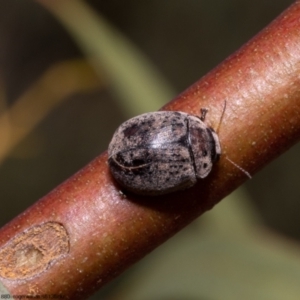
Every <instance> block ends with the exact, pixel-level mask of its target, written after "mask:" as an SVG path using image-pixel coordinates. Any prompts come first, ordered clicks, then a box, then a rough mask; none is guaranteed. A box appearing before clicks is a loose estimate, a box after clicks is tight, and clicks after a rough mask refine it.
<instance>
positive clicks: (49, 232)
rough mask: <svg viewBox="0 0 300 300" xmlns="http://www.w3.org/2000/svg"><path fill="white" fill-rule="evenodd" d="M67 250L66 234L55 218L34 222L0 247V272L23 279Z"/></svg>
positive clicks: (42, 269) (67, 238) (55, 259)
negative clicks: (41, 222) (48, 220)
mask: <svg viewBox="0 0 300 300" xmlns="http://www.w3.org/2000/svg"><path fill="white" fill-rule="evenodd" d="M68 252H69V237H68V233H67V231H66V229H65V228H64V226H63V225H62V224H60V223H57V222H47V223H43V224H39V225H35V226H33V227H30V228H28V229H26V230H25V231H23V232H22V233H20V234H18V235H17V236H15V237H14V238H13V239H11V240H10V241H8V242H7V243H6V244H5V245H4V246H3V247H1V248H0V276H1V277H3V278H7V279H11V280H17V279H19V280H20V279H26V278H29V277H32V276H35V275H37V274H39V273H41V272H43V271H45V270H46V269H47V268H48V267H49V266H50V264H52V265H53V263H54V262H55V261H57V260H58V259H59V258H61V257H62V256H63V255H65V254H66V253H68Z"/></svg>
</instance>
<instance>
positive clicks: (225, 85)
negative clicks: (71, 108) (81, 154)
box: [0, 1, 300, 299]
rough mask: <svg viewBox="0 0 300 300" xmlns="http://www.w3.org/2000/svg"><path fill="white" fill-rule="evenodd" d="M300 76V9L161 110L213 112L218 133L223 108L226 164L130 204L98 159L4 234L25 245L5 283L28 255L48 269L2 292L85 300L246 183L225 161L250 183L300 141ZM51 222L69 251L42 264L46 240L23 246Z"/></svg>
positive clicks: (0, 264) (16, 276)
mask: <svg viewBox="0 0 300 300" xmlns="http://www.w3.org/2000/svg"><path fill="white" fill-rule="evenodd" d="M299 74H300V2H298V1H297V2H295V4H294V5H293V6H291V7H290V8H289V9H288V10H287V11H285V12H284V13H283V14H282V15H281V16H280V17H279V18H278V19H277V20H275V21H274V22H273V23H272V24H271V25H270V26H268V27H267V28H266V29H265V30H264V31H262V32H261V33H260V34H259V35H257V36H256V37H255V38H254V39H253V40H251V41H250V42H249V43H248V44H246V45H245V46H244V47H243V48H242V49H241V50H239V51H238V52H237V53H236V54H234V55H233V56H231V57H230V58H229V59H227V60H226V61H225V62H223V63H222V64H221V65H220V66H218V67H217V68H216V69H214V70H213V71H212V72H211V73H209V74H208V75H207V76H205V77H204V78H202V79H201V80H200V81H198V82H197V83H196V84H194V85H193V86H192V87H191V88H189V89H188V90H186V91H185V92H183V93H182V94H181V95H180V96H179V97H177V98H176V99H174V100H173V101H172V102H171V103H169V104H168V105H166V106H165V107H164V109H167V110H181V111H185V112H189V113H192V114H199V110H200V108H201V107H207V108H209V113H208V115H207V120H208V122H209V123H210V124H211V125H212V126H213V127H216V126H217V125H218V122H219V120H220V116H221V112H222V107H223V104H224V100H225V99H226V100H227V109H226V112H225V115H224V118H223V121H222V124H221V127H220V132H219V135H220V141H221V145H222V149H223V156H222V157H221V160H220V161H219V162H218V163H217V165H216V166H215V168H214V170H213V172H212V173H211V174H210V175H209V176H208V177H207V178H206V179H205V180H203V181H201V182H199V183H198V184H197V185H196V186H195V187H193V188H191V189H189V190H186V191H183V192H178V193H174V194H170V195H168V196H163V197H157V198H151V197H148V198H147V197H139V196H133V195H130V194H128V195H127V196H126V197H125V196H124V195H122V193H120V190H119V187H118V186H117V185H116V184H115V183H114V181H113V180H112V178H111V176H110V174H109V171H108V167H107V163H106V161H107V155H106V153H104V154H102V155H101V156H99V157H98V158H96V159H95V160H94V161H93V162H91V163H90V164H89V165H87V166H86V167H85V168H84V169H82V170H81V171H80V172H78V173H77V174H75V175H74V176H73V177H72V178H70V179H69V180H68V181H66V182H65V183H63V184H62V185H60V186H59V187H58V188H56V189H55V190H54V191H52V192H51V193H50V194H48V195H47V196H45V197H44V198H43V199H41V200H40V201H38V202H37V203H36V204H34V205H33V206H32V207H30V208H29V209H28V210H26V211H25V212H24V213H23V214H21V215H20V216H18V217H17V218H15V219H14V220H13V221H11V222H10V223H9V224H7V225H6V226H5V227H4V228H2V229H1V231H0V245H1V246H2V247H4V248H5V247H7V245H9V244H6V243H16V241H17V240H18V239H19V240H18V241H20V243H22V244H20V245H18V249H21V251H16V252H14V253H10V254H11V255H10V256H9V257H10V261H7V260H6V261H4V260H3V249H4V248H2V252H1V249H0V256H1V255H2V257H0V275H1V276H2V277H5V276H6V275H5V274H8V273H5V272H3V270H4V269H6V272H8V271H9V270H7V268H11V269H12V268H21V266H22V259H24V255H25V256H26V255H27V256H26V259H27V260H30V261H31V263H30V264H28V265H29V266H31V267H32V265H34V264H44V265H43V266H41V265H40V266H39V268H36V269H34V268H31V269H30V270H29V269H26V268H25V269H23V271H22V274H21V275H20V273H19V272H16V270H14V272H10V273H9V274H11V275H10V277H9V278H3V280H2V281H3V283H4V285H5V286H6V287H7V289H8V290H9V291H10V292H11V293H12V294H62V295H64V296H65V297H67V298H70V299H83V298H84V297H86V296H87V293H91V292H92V291H93V290H94V289H97V288H99V287H100V286H101V285H103V284H105V283H106V282H108V281H109V280H111V279H112V278H114V277H115V276H117V275H118V274H120V273H121V272H122V271H123V270H124V269H125V268H127V267H128V266H130V265H131V264H132V263H134V262H136V261H137V260H138V259H140V258H141V257H143V256H144V255H146V254H147V253H148V252H149V251H151V250H152V249H154V248H155V247H157V246H158V245H160V244H161V243H162V242H164V241H165V240H166V239H168V238H169V237H170V236H172V235H173V234H175V233H176V232H177V231H178V230H180V229H181V228H183V227H184V226H185V225H187V224H188V223H189V222H191V221H192V220H193V219H195V218H196V217H198V216H200V215H201V214H202V213H204V212H205V211H207V210H209V209H211V208H212V207H213V206H214V205H215V204H216V203H217V202H219V201H220V200H221V199H222V198H223V197H225V196H226V195H227V194H228V193H230V192H231V191H233V190H234V189H235V188H237V187H238V186H239V185H240V184H241V183H242V182H244V181H245V180H246V179H247V177H246V176H245V174H243V173H242V172H241V171H240V170H239V169H237V168H235V167H234V166H233V165H232V164H230V163H229V162H228V161H227V160H226V159H225V156H228V157H230V158H231V159H232V160H234V161H235V162H237V163H238V164H239V165H241V166H242V167H243V168H245V169H246V170H247V171H249V172H250V173H251V174H252V175H253V174H255V172H257V171H258V170H259V169H260V168H262V167H263V166H265V165H266V164H267V163H269V162H270V161H271V160H272V159H274V158H275V157H276V156H278V155H280V154H281V153H283V152H284V151H285V150H287V149H288V148H290V147H291V146H292V145H293V144H294V143H296V142H297V141H298V139H299V137H300V75H299ZM48 222H51V223H49V224H55V226H56V227H57V228H61V227H60V226H62V227H63V228H64V229H65V230H66V232H67V239H68V242H69V250H68V253H64V252H62V253H61V254H60V255H58V256H55V257H52V258H50V257H47V260H43V251H42V250H41V249H40V248H39V247H42V245H43V243H42V241H41V243H39V238H42V237H43V235H39V234H40V232H39V231H37V233H36V237H35V243H31V244H30V241H27V240H26V238H24V237H25V236H26V233H28V232H29V230H30V232H35V231H34V230H35V228H41V226H45V225H42V224H48ZM62 231H64V230H62ZM20 236H22V237H23V238H21V239H20ZM31 238H33V237H31ZM49 238H50V239H54V240H53V241H52V243H49V244H47V245H48V246H47V247H50V248H51V247H52V246H51V245H60V244H63V241H66V236H64V235H60V234H55V232H54V233H53V234H52V235H49ZM43 241H44V240H43ZM30 249H31V250H30ZM51 249H52V248H51ZM64 249H65V248H64ZM11 251H13V249H11ZM45 253H46V252H45ZM51 253H52V252H51V251H48V252H47V255H51ZM37 254H38V255H37ZM35 270H36V271H35ZM30 272H31V273H30ZM24 276H25V277H26V278H25V279H24Z"/></svg>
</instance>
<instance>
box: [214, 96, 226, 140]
mask: <svg viewBox="0 0 300 300" xmlns="http://www.w3.org/2000/svg"><path fill="white" fill-rule="evenodd" d="M226 105H227V101H226V99H225V100H224V106H223V110H222V115H221V118H220V121H219V124H218V127H217V128H216V130H215V132H216V133H217V134H219V130H220V127H221V123H222V121H223V117H224V114H225V110H226Z"/></svg>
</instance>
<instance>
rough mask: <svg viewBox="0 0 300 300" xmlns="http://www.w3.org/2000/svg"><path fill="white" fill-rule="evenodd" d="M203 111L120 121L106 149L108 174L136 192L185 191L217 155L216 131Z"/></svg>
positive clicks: (203, 174)
mask: <svg viewBox="0 0 300 300" xmlns="http://www.w3.org/2000/svg"><path fill="white" fill-rule="evenodd" d="M206 113H207V110H206V109H201V116H200V117H196V116H193V115H190V114H187V113H184V112H178V111H158V112H153V113H146V114H142V115H139V116H137V117H134V118H132V119H130V120H128V121H126V122H124V123H123V124H121V125H120V127H119V128H118V129H117V130H116V132H115V134H114V136H113V138H112V140H111V142H110V144H109V147H108V155H109V158H108V163H109V167H110V170H111V173H112V175H113V177H114V178H115V179H116V181H117V182H118V183H119V184H120V185H121V186H122V187H124V189H126V190H129V191H132V192H134V193H137V194H141V195H161V194H166V193H170V192H173V191H176V190H182V189H186V188H189V187H191V186H193V185H194V184H195V183H196V182H197V180H198V179H200V178H205V177H206V176H207V175H208V174H209V173H210V171H211V169H212V166H213V164H214V163H215V162H216V161H217V160H218V159H219V157H220V155H221V147H220V142H219V138H218V135H217V134H216V132H215V131H214V130H213V129H212V128H211V127H209V126H207V125H206V124H205V123H204V121H205V115H206Z"/></svg>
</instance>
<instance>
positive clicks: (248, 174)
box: [201, 99, 252, 179]
mask: <svg viewBox="0 0 300 300" xmlns="http://www.w3.org/2000/svg"><path fill="white" fill-rule="evenodd" d="M226 105H227V101H226V99H225V100H224V106H223V111H222V115H221V118H220V122H219V124H218V127H217V128H216V130H215V131H216V133H217V134H218V133H219V130H220V127H221V123H222V121H223V117H224V114H225V110H226ZM201 113H202V115H203V112H202V111H201ZM204 117H205V115H204ZM225 158H226V159H227V160H228V161H229V162H230V163H231V164H233V165H234V166H235V167H236V168H238V169H239V170H240V171H242V172H243V173H244V174H245V175H247V176H248V177H249V178H250V179H251V178H252V176H251V175H250V173H249V172H247V171H246V170H245V169H243V168H242V167H241V166H239V165H238V164H237V163H235V162H234V161H232V160H231V159H230V158H228V156H225Z"/></svg>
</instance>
